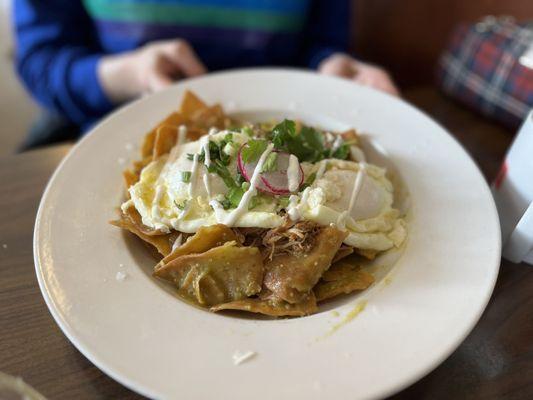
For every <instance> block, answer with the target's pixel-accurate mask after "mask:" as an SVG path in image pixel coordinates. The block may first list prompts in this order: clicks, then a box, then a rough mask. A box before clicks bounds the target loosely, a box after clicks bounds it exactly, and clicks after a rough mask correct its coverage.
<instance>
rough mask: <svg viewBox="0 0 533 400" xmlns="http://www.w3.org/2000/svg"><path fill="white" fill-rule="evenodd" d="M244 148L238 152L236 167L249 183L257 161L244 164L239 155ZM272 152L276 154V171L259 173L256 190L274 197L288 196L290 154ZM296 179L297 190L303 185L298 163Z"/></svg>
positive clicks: (302, 176) (301, 172) (302, 174)
mask: <svg viewBox="0 0 533 400" xmlns="http://www.w3.org/2000/svg"><path fill="white" fill-rule="evenodd" d="M245 146H246V144H244V145H243V146H242V147H241V148H240V150H239V154H238V156H237V165H238V168H239V171H240V173H241V174H242V176H243V177H244V179H246V180H247V181H248V182H250V179H251V178H252V175H253V173H254V170H255V168H256V167H257V161H255V162H253V163H244V161H243V159H242V156H241V153H242V149H243V147H245ZM274 152H275V153H276V154H277V157H276V170H275V171H268V172H263V173H261V174H260V178H261V179H260V181H259V183H258V185H257V189H258V190H260V191H262V192H265V193H269V194H274V195H284V194H289V193H291V192H290V191H289V179H288V177H287V170H288V168H289V160H290V154H289V153H285V152H282V151H279V150H274ZM298 178H299V179H298V182H299V184H298V188H299V187H300V186H301V185H302V184H303V181H304V172H303V170H302V167H301V165H300V164H299V163H298Z"/></svg>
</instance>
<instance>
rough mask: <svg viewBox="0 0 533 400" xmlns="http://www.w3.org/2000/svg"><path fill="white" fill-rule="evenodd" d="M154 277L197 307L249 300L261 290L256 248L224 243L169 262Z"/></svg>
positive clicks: (261, 259)
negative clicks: (164, 281)
mask: <svg viewBox="0 0 533 400" xmlns="http://www.w3.org/2000/svg"><path fill="white" fill-rule="evenodd" d="M154 275H155V276H157V277H159V278H163V279H165V280H169V281H172V282H174V284H175V285H176V286H177V287H178V293H179V294H180V295H181V296H183V297H185V298H186V299H188V300H190V301H193V302H195V303H197V304H199V305H201V306H214V305H217V304H221V303H228V302H232V301H236V300H242V299H245V298H246V297H248V296H253V295H255V294H257V293H259V291H260V290H261V283H262V281H263V258H262V257H261V253H260V252H259V249H258V248H257V247H240V246H237V244H236V242H227V243H225V244H223V245H222V246H218V247H214V248H212V249H210V250H208V251H205V252H203V253H200V254H189V255H184V256H180V257H177V258H176V259H174V260H172V261H170V262H169V263H168V264H167V265H166V266H165V269H164V274H163V273H161V270H158V271H155V272H154Z"/></svg>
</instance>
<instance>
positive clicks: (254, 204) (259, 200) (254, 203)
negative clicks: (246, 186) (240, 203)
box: [248, 195, 263, 210]
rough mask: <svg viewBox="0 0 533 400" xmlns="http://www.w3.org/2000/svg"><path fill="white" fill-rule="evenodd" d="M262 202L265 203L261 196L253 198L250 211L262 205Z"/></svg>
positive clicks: (249, 206) (249, 204)
mask: <svg viewBox="0 0 533 400" xmlns="http://www.w3.org/2000/svg"><path fill="white" fill-rule="evenodd" d="M262 202H263V201H262V198H261V196H259V195H257V196H254V197H252V198H251V199H250V203H248V210H253V209H254V208H256V207H257V206H258V205H260V204H261V203H262Z"/></svg>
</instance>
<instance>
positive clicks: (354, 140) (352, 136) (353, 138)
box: [340, 129, 359, 146]
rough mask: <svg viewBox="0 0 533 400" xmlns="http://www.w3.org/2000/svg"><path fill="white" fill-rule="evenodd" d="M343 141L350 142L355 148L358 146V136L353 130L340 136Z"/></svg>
mask: <svg viewBox="0 0 533 400" xmlns="http://www.w3.org/2000/svg"><path fill="white" fill-rule="evenodd" d="M340 135H341V136H342V138H343V139H344V140H345V141H350V142H351V144H352V145H355V146H357V145H358V144H359V135H358V134H357V132H356V131H355V129H350V130H348V131H346V132H342V133H341V134H340Z"/></svg>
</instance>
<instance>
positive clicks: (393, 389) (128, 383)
mask: <svg viewBox="0 0 533 400" xmlns="http://www.w3.org/2000/svg"><path fill="white" fill-rule="evenodd" d="M242 73H259V74H263V73H264V74H269V73H281V74H285V73H289V74H297V75H300V74H302V75H309V76H311V75H312V76H316V75H317V74H316V73H315V72H313V71H309V70H305V69H299V68H281V67H269V68H256V67H252V68H238V69H232V70H226V71H216V72H212V73H209V74H208V75H206V76H200V77H195V78H188V79H184V80H181V81H178V82H176V83H175V84H173V85H172V86H170V87H169V88H166V89H164V90H163V91H161V92H157V93H152V94H150V95H148V96H143V97H141V98H138V99H136V100H134V101H131V102H129V103H127V104H125V105H122V106H120V107H118V108H117V109H115V110H114V111H113V112H111V113H109V114H108V115H107V116H105V117H104V118H102V120H100V121H99V122H98V123H97V124H95V125H94V126H93V127H92V128H91V129H90V131H88V132H87V133H86V134H85V135H84V136H83V137H81V138H80V140H78V142H77V143H76V144H75V145H74V146H73V147H72V148H71V149H70V150H69V152H68V154H67V155H66V156H65V157H64V158H63V159H62V160H61V162H60V163H59V164H58V166H57V167H56V168H55V170H54V172H53V174H52V175H51V177H50V178H49V180H48V182H47V184H46V187H45V189H44V191H43V194H42V196H41V199H40V201H39V207H38V210H37V213H36V217H35V225H34V230H33V255H34V257H33V258H34V265H35V273H36V275H37V281H38V284H39V289H40V291H41V294H42V296H43V298H44V300H45V303H46V305H47V308H48V311H49V312H50V314H51V315H52V317H53V318H54V321H55V322H56V324H57V325H58V326H59V327H60V329H61V331H62V333H63V334H64V335H65V336H66V337H67V338H68V339H69V341H70V343H71V344H73V345H74V347H75V348H76V349H77V350H78V351H80V353H82V354H83V356H84V357H85V358H87V359H88V360H89V361H90V362H91V363H93V364H94V365H95V366H96V367H97V368H98V369H100V370H101V371H102V372H103V373H104V374H106V375H108V376H109V377H111V378H112V379H113V380H115V381H116V382H118V383H119V384H122V385H124V386H125V387H127V388H128V389H130V390H132V391H134V392H136V393H139V394H141V395H143V396H145V397H149V398H158V397H159V396H160V394H158V393H156V392H153V391H152V389H150V388H148V387H145V385H143V384H142V383H140V382H137V381H134V380H131V379H130V378H129V377H128V376H126V375H124V374H121V373H120V372H117V371H115V370H114V368H112V367H111V368H110V367H108V366H107V365H106V363H105V362H104V361H102V360H100V359H99V357H98V356H97V355H95V354H94V353H92V352H91V350H90V349H89V348H86V346H85V345H84V344H83V343H81V342H80V341H78V340H77V339H76V338H75V335H74V334H73V333H72V332H70V330H69V327H68V323H67V321H64V320H63V318H62V316H61V315H60V314H59V312H58V310H57V309H56V305H55V303H54V301H53V300H52V299H51V298H50V295H49V291H48V289H47V286H46V282H45V277H44V274H43V271H42V268H41V261H40V260H41V255H40V249H39V240H40V232H39V230H40V228H41V220H42V215H43V213H44V204H45V202H46V200H47V198H48V197H49V195H50V192H51V190H52V187H53V185H54V183H55V181H56V179H57V176H58V175H59V173H60V171H61V170H62V169H63V167H64V165H65V164H66V163H67V162H68V160H70V158H71V157H75V156H76V153H77V151H78V150H79V148H81V147H82V146H83V145H84V144H85V142H86V141H89V140H92V139H93V137H94V135H93V133H94V131H96V130H99V129H101V127H102V126H104V125H106V124H107V123H108V122H109V120H111V119H114V118H115V117H116V116H117V115H118V114H122V113H127V112H128V110H129V109H130V108H134V107H135V106H136V105H137V103H140V102H144V101H145V100H146V99H147V98H152V97H155V96H159V95H161V93H164V92H167V91H172V90H174V89H175V87H176V86H186V85H187V84H189V83H191V82H193V81H198V80H203V79H206V78H207V79H209V78H212V77H214V76H216V77H221V76H222V77H224V76H228V75H239V74H242ZM320 79H323V80H334V81H343V82H345V79H343V78H338V77H332V76H323V75H321V76H320ZM350 83H351V84H354V85H357V86H362V85H359V84H357V83H353V82H350ZM362 87H364V88H365V90H372V91H374V92H379V91H377V90H375V89H372V88H369V87H366V86H362ZM379 93H380V95H385V96H387V97H391V98H394V99H398V98H396V97H395V96H392V95H389V94H387V93H383V92H379ZM399 99H400V101H401V102H402V103H403V105H404V106H406V107H408V108H409V109H410V110H411V111H413V112H416V113H418V114H420V115H422V116H423V117H425V118H426V119H428V120H430V121H431V122H432V123H433V124H435V125H437V126H438V127H439V128H440V130H441V131H442V133H445V134H446V136H447V137H448V138H449V139H452V140H453V141H454V142H455V144H457V145H458V146H459V147H460V148H461V150H462V151H463V152H464V155H465V156H466V157H467V158H468V160H469V162H470V163H471V164H472V166H473V167H474V169H475V171H476V174H477V175H478V178H479V179H480V180H481V181H482V182H483V186H484V189H485V191H486V192H487V193H486V194H488V195H489V196H487V197H488V198H489V199H490V205H491V213H492V216H491V219H494V218H495V221H497V222H498V225H499V216H498V212H497V209H496V205H495V202H494V199H493V197H492V195H491V194H490V193H491V192H490V189H489V185H488V183H487V181H486V180H485V177H484V176H483V173H482V172H481V170H480V168H479V165H478V164H477V162H476V161H475V160H474V158H473V157H472V155H471V154H470V153H469V152H468V151H467V150H466V148H465V147H464V146H463V145H462V143H461V142H459V140H458V139H457V138H456V137H455V136H453V135H452V134H451V133H450V132H449V130H448V129H446V128H445V127H444V126H443V125H442V124H441V123H440V122H439V121H437V120H435V119H434V118H433V117H432V116H431V115H429V114H428V113H427V112H425V111H424V110H421V109H419V108H418V107H416V106H415V105H413V104H411V103H410V102H408V101H407V100H405V99H403V98H401V97H400V98H399ZM495 245H496V248H495V250H496V252H495V257H496V258H495V260H493V263H494V267H493V268H492V269H491V277H490V278H491V279H490V287H489V288H488V290H486V292H485V294H484V298H483V301H482V302H481V304H482V306H481V307H479V309H478V311H477V313H476V315H475V316H472V318H470V322H469V324H468V328H467V329H465V330H464V332H463V333H462V335H460V336H459V338H458V339H457V340H455V341H454V343H453V344H452V345H449V346H448V348H447V349H446V351H442V354H440V355H439V357H436V358H435V359H434V362H432V363H431V365H425V366H424V367H423V368H416V371H415V373H413V374H412V375H411V378H410V379H406V380H404V381H403V382H401V383H398V384H396V385H391V386H389V387H387V388H384V389H379V390H377V391H376V396H375V397H376V398H382V397H387V396H390V395H393V394H395V393H398V392H400V391H401V390H403V389H405V388H407V387H409V386H411V385H412V384H414V383H416V382H417V381H419V380H420V379H422V378H423V377H425V376H426V375H428V374H429V373H431V372H432V371H433V370H435V369H436V368H437V367H438V366H439V365H441V364H442V363H443V362H444V361H445V360H446V359H447V358H448V357H450V356H451V355H452V354H453V353H454V352H455V351H456V350H457V348H458V347H459V346H460V345H461V344H462V343H463V342H464V340H465V339H466V338H467V337H468V336H469V335H470V333H471V332H472V330H473V329H474V328H475V326H476V325H477V323H478V322H479V320H480V319H481V317H482V315H483V313H484V311H485V310H486V307H487V305H488V303H489V301H490V299H491V297H492V294H493V291H494V288H495V285H496V282H497V278H498V275H499V270H500V266H501V248H502V244H501V232H500V231H499V230H498V232H497V242H496V243H495ZM488 267H491V265H489V266H487V268H488Z"/></svg>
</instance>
